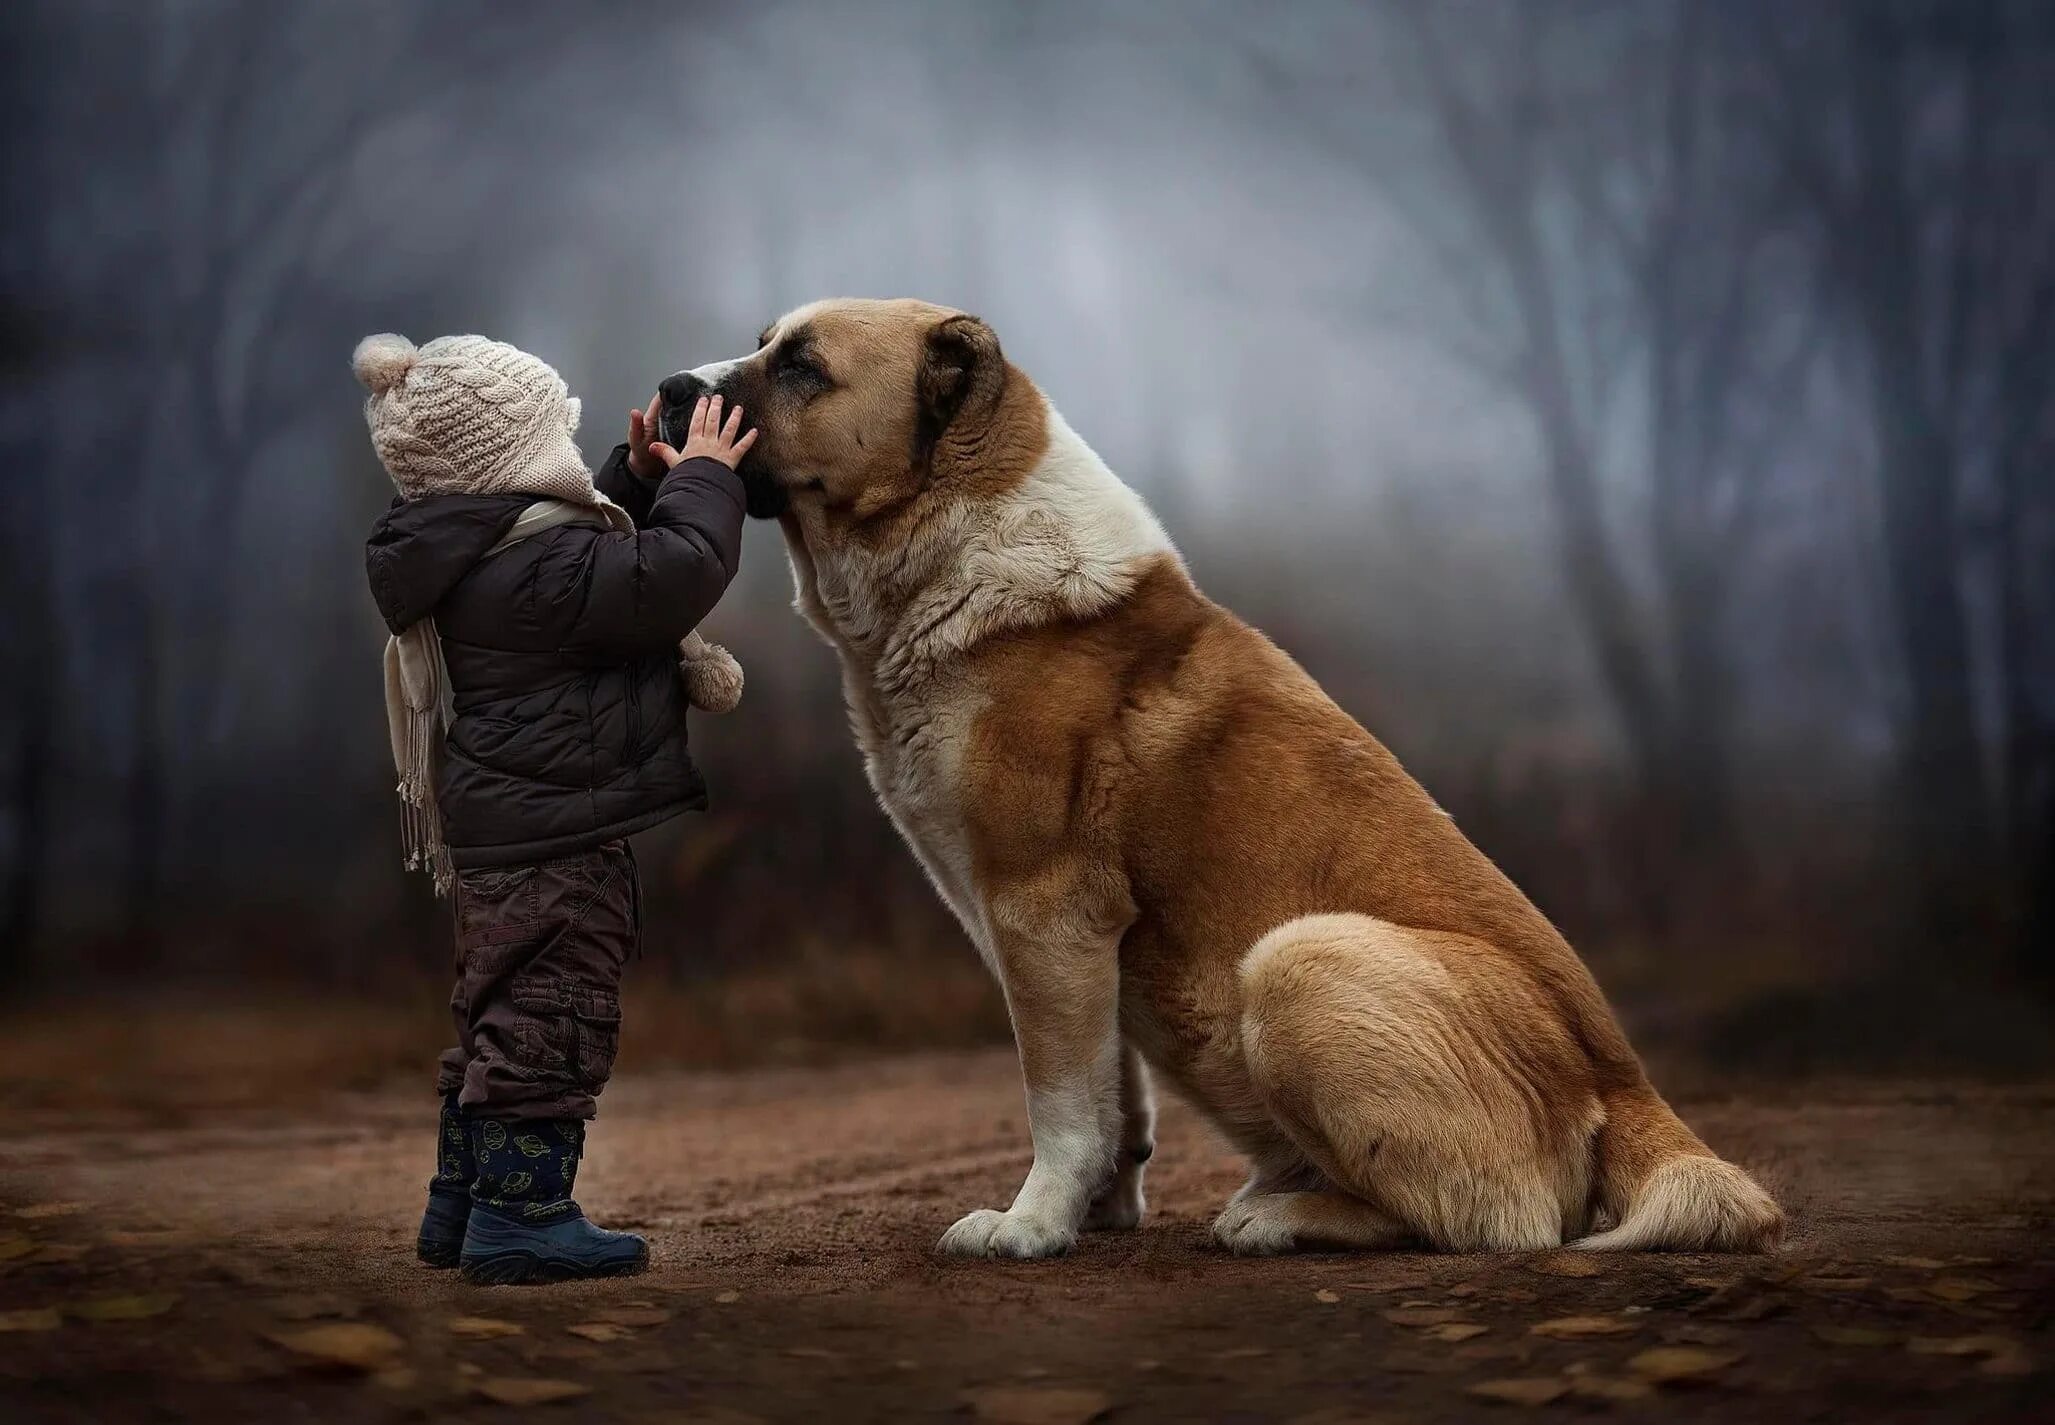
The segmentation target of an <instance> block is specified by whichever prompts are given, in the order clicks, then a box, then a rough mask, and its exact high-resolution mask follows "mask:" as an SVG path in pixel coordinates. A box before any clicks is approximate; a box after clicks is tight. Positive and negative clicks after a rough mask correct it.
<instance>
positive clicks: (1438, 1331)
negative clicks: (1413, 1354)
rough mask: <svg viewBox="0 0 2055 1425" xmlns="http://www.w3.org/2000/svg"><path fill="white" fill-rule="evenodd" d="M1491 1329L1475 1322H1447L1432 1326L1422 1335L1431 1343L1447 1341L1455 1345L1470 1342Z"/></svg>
mask: <svg viewBox="0 0 2055 1425" xmlns="http://www.w3.org/2000/svg"><path fill="white" fill-rule="evenodd" d="M1490 1329H1491V1328H1490V1327H1489V1326H1479V1325H1478V1324H1477V1323H1476V1322H1474V1321H1447V1322H1443V1323H1442V1324H1441V1325H1439V1326H1430V1327H1428V1328H1427V1329H1426V1330H1425V1331H1422V1332H1421V1333H1420V1334H1421V1335H1422V1336H1425V1337H1426V1338H1427V1339H1428V1340H1430V1341H1446V1342H1448V1343H1449V1344H1450V1345H1454V1344H1455V1343H1456V1342H1458V1341H1468V1340H1471V1339H1472V1338H1474V1337H1477V1336H1482V1335H1483V1334H1484V1333H1485V1332H1486V1331H1489V1330H1490Z"/></svg>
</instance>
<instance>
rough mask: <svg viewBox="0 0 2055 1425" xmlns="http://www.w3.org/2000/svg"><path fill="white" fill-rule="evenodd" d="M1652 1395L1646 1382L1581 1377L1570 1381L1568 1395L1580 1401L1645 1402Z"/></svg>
mask: <svg viewBox="0 0 2055 1425" xmlns="http://www.w3.org/2000/svg"><path fill="white" fill-rule="evenodd" d="M1654 1393H1655V1392H1654V1391H1653V1390H1652V1389H1651V1388H1650V1387H1649V1384H1648V1382H1646V1381H1641V1380H1627V1379H1624V1378H1622V1377H1619V1376H1596V1375H1581V1376H1575V1377H1573V1378H1572V1379H1571V1381H1570V1394H1572V1395H1574V1396H1576V1397H1578V1398H1579V1399H1580V1400H1604V1401H1627V1400H1646V1399H1647V1398H1648V1397H1649V1396H1651V1395H1653V1394H1654Z"/></svg>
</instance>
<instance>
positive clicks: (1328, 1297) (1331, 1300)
mask: <svg viewBox="0 0 2055 1425" xmlns="http://www.w3.org/2000/svg"><path fill="white" fill-rule="evenodd" d="M1313 1300H1315V1301H1320V1302H1325V1303H1326V1304H1327V1305H1329V1306H1332V1305H1334V1304H1335V1303H1336V1302H1337V1301H1340V1300H1341V1293H1340V1292H1338V1291H1330V1290H1328V1289H1327V1288H1326V1287H1322V1288H1320V1290H1318V1291H1316V1292H1314V1293H1313Z"/></svg>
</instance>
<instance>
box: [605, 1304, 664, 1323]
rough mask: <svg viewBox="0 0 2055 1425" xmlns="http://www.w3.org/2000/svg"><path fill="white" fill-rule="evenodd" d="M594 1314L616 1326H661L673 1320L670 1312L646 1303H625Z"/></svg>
mask: <svg viewBox="0 0 2055 1425" xmlns="http://www.w3.org/2000/svg"><path fill="white" fill-rule="evenodd" d="M593 1314H594V1316H596V1317H597V1318H598V1319H599V1320H601V1321H611V1322H613V1323H614V1324H615V1325H616V1326H661V1325H663V1324H664V1323H665V1322H666V1321H669V1320H670V1319H671V1313H670V1312H668V1311H666V1310H664V1309H663V1308H662V1307H660V1306H652V1305H650V1304H649V1303H648V1302H644V1301H631V1302H623V1303H622V1304H621V1305H619V1306H615V1307H610V1308H608V1309H607V1310H605V1311H598V1312H594V1313H593Z"/></svg>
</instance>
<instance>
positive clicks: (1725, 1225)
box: [663, 300, 1782, 1257]
mask: <svg viewBox="0 0 2055 1425" xmlns="http://www.w3.org/2000/svg"><path fill="white" fill-rule="evenodd" d="M663 389H664V393H665V399H666V403H667V409H669V410H677V411H682V410H683V409H685V408H687V407H689V403H690V402H691V400H692V399H694V398H695V397H696V395H698V394H700V393H701V392H704V391H706V390H709V389H712V390H718V391H720V392H721V393H722V394H724V395H725V396H727V397H728V399H729V400H731V401H739V402H740V403H741V404H743V405H744V406H745V407H746V408H747V410H748V412H749V414H750V417H751V419H752V420H753V422H754V423H755V424H756V425H757V426H758V428H759V430H760V431H761V437H760V439H759V442H758V444H757V447H756V449H755V451H754V452H753V453H752V455H751V457H750V458H749V460H748V461H747V462H745V465H744V467H743V475H744V478H745V481H746V482H747V483H748V485H749V487H750V501H751V508H752V511H753V512H755V513H758V514H762V515H775V516H776V517H777V518H778V519H779V522H780V524H781V525H782V527H783V530H784V534H785V539H786V546H787V550H788V553H789V555H790V558H791V563H792V570H793V578H794V583H795V585H796V588H797V605H798V608H799V610H800V612H801V613H802V614H804V615H805V617H806V618H807V619H808V620H809V622H811V623H812V624H813V626H814V627H815V628H816V629H818V630H819V632H820V633H821V635H822V636H823V637H824V638H825V639H826V640H827V642H828V643H829V644H830V645H831V646H832V647H833V648H834V650H835V652H836V654H837V655H838V657H839V658H840V660H841V665H842V675H843V683H844V689H845V692H846V695H847V699H848V704H849V713H850V720H851V724H852V726H853V728H854V731H855V734H856V740H857V744H858V746H859V748H860V749H861V751H862V754H863V759H864V767H865V770H866V772H867V773H868V774H869V777H870V781H871V785H872V787H873V788H875V790H876V792H877V795H878V799H879V801H880V802H881V803H882V804H883V806H884V808H885V810H886V812H887V813H888V814H889V815H890V816H891V818H892V821H893V823H894V824H895V825H896V826H897V827H898V829H899V831H900V833H901V835H902V836H904V837H905V839H906V842H907V844H908V845H909V846H910V847H911V848H912V849H913V852H914V855H915V856H916V857H917V858H919V861H920V863H921V865H922V866H923V867H924V868H925V870H926V871H927V874H928V876H929V877H930V879H931V880H932V881H933V882H934V885H935V888H936V890H937V891H938V892H939V893H940V894H941V896H942V898H943V900H944V901H946V902H947V903H948V905H949V907H950V908H951V910H953V911H954V912H955V914H956V916H957V917H958V919H959V920H961V921H962V923H963V926H964V929H965V931H966V933H967V934H968V935H969V937H970V939H971V942H972V943H973V944H974V945H975V946H976V947H977V950H978V953H979V954H980V955H981V956H983V958H984V960H985V962H986V964H987V965H988V966H989V967H990V968H991V970H992V972H993V974H994V975H995V976H996V977H997V979H998V981H999V984H1000V986H1001V987H1002V988H1003V990H1004V992H1005V996H1006V1002H1007V1006H1008V1008H1009V1010H1010V1012H1011V1015H1012V1020H1013V1026H1014V1032H1015V1038H1016V1042H1017V1045H1018V1048H1019V1051H1020V1061H1021V1069H1022V1074H1023V1077H1024V1079H1025V1082H1026V1089H1027V1108H1028V1122H1029V1128H1030V1131H1031V1133H1032V1135H1033V1139H1034V1163H1033V1166H1032V1167H1031V1168H1030V1169H1029V1171H1028V1175H1027V1179H1026V1181H1025V1182H1024V1183H1023V1184H1022V1185H1021V1187H1020V1190H1019V1192H1018V1193H1017V1194H1016V1195H1015V1196H1014V1199H1013V1201H1012V1203H1011V1204H1010V1205H1009V1206H1008V1207H1006V1208H1005V1209H1003V1210H1000V1209H994V1208H984V1209H980V1210H977V1211H974V1212H971V1213H970V1214H969V1215H967V1216H965V1217H963V1218H962V1219H961V1220H960V1221H958V1222H957V1223H956V1224H955V1225H954V1226H952V1227H950V1228H949V1229H948V1231H947V1232H945V1233H944V1234H943V1236H942V1239H941V1244H940V1246H941V1250H943V1251H944V1252H949V1253H956V1254H962V1255H971V1256H980V1255H998V1256H1013V1257H1041V1256H1048V1255H1053V1254H1056V1253H1060V1252H1063V1251H1064V1250H1066V1249H1067V1248H1069V1247H1070V1246H1071V1245H1072V1244H1073V1243H1074V1242H1075V1240H1076V1237H1077V1234H1078V1233H1079V1232H1080V1231H1082V1230H1092V1229H1098V1228H1109V1229H1120V1228H1130V1227H1133V1226H1135V1225H1136V1224H1137V1223H1138V1222H1139V1221H1140V1220H1141V1217H1142V1214H1143V1192H1142V1178H1143V1171H1144V1168H1143V1165H1144V1164H1145V1163H1146V1161H1147V1159H1148V1157H1149V1154H1150V1152H1151V1151H1152V1149H1153V1145H1154V1131H1155V1129H1154V1108H1153V1103H1152V1100H1151V1091H1150V1077H1149V1076H1150V1074H1151V1072H1152V1071H1153V1072H1155V1073H1158V1074H1161V1075H1162V1076H1164V1077H1166V1078H1167V1079H1169V1080H1170V1081H1171V1082H1172V1083H1173V1084H1175V1085H1176V1086H1177V1087H1178V1088H1179V1089H1180V1090H1182V1091H1183V1092H1184V1093H1185V1094H1187V1095H1188V1096H1189V1097H1190V1098H1191V1099H1192V1101H1193V1102H1194V1103H1196V1104H1197V1105H1198V1106H1199V1107H1200V1108H1201V1109H1202V1110H1204V1111H1205V1112H1206V1113H1207V1114H1208V1115H1209V1116H1210V1117H1211V1118H1212V1119H1213V1121H1214V1122H1215V1123H1216V1124H1218V1126H1219V1127H1220V1128H1221V1129H1222V1131H1223V1132H1225V1133H1226V1134H1227V1136H1228V1137H1229V1138H1230V1139H1231V1140H1232V1141H1233V1142H1234V1143H1235V1144H1236V1145H1238V1146H1239V1147H1240V1149H1241V1150H1242V1151H1243V1152H1245V1153H1246V1154H1247V1155H1248V1157H1249V1159H1250V1162H1251V1165H1252V1169H1253V1171H1252V1174H1251V1176H1250V1178H1249V1181H1248V1183H1247V1185H1246V1186H1244V1187H1243V1188H1242V1190H1241V1191H1240V1192H1238V1193H1237V1194H1235V1196H1234V1198H1233V1199H1232V1200H1231V1201H1230V1202H1229V1203H1228V1204H1227V1206H1226V1208H1225V1210H1224V1211H1223V1212H1222V1213H1221V1214H1220V1216H1219V1218H1218V1220H1217V1221H1216V1223H1215V1226H1214V1231H1215V1235H1216V1236H1217V1237H1218V1239H1219V1240H1220V1241H1221V1242H1222V1243H1223V1244H1224V1245H1225V1246H1227V1247H1228V1248H1229V1249H1231V1250H1233V1251H1236V1252H1243V1253H1272V1252H1283V1251H1290V1250H1294V1249H1300V1248H1314V1247H1320V1248H1337V1247H1340V1248H1350V1247H1355V1248H1374V1247H1386V1246H1393V1245H1397V1244H1400V1243H1425V1244H1431V1245H1433V1246H1437V1247H1442V1248H1447V1249H1453V1250H1525V1249H1535V1248H1546V1247H1554V1246H1558V1245H1561V1244H1563V1243H1565V1242H1568V1243H1570V1244H1571V1245H1574V1246H1580V1247H1586V1248H1594V1249H1629V1248H1681V1249H1738V1250H1754V1249H1762V1248H1766V1247H1767V1246H1769V1245H1771V1244H1772V1243H1773V1242H1774V1241H1775V1240H1776V1237H1777V1235H1778V1232H1779V1229H1780V1227H1781V1222H1782V1217H1781V1214H1780V1213H1779V1211H1778V1209H1777V1207H1776V1205H1775V1204H1774V1203H1773V1202H1772V1201H1771V1200H1770V1199H1769V1197H1768V1196H1767V1195H1766V1194H1764V1193H1763V1191H1762V1190H1761V1189H1760V1188H1759V1187H1757V1186H1756V1184H1755V1183H1754V1182H1753V1181H1752V1180H1751V1179H1750V1178H1749V1176H1748V1175H1747V1174H1746V1173H1744V1172H1743V1171H1742V1170H1740V1169H1739V1168H1736V1167H1734V1166H1732V1165H1730V1164H1728V1163H1726V1162H1724V1161H1722V1160H1721V1159H1719V1158H1718V1157H1716V1156H1714V1155H1713V1153H1712V1152H1711V1150H1709V1149H1708V1148H1707V1147H1706V1146H1705V1145H1704V1144H1703V1143H1702V1142H1700V1140H1699V1139H1698V1138H1697V1137H1696V1136H1695V1135H1693V1134H1692V1132H1691V1131H1690V1130H1689V1129H1688V1128H1686V1127H1685V1126H1684V1124H1683V1123H1682V1122H1681V1121H1680V1120H1679V1119H1678V1118H1677V1116H1676V1115H1675V1114H1674V1113H1673V1112H1672V1111H1671V1110H1670V1108H1669V1106H1668V1105H1667V1104H1666V1103H1665V1102H1664V1101H1663V1099H1662V1098H1661V1097H1660V1096H1659V1095H1658V1094H1657V1093H1656V1091H1655V1089H1654V1088H1653V1087H1652V1086H1651V1085H1650V1083H1649V1081H1648V1079H1647V1077H1646V1076H1645V1074H1644V1073H1643V1071H1642V1068H1641V1065H1640V1062H1639V1060H1638V1058H1637V1057H1636V1056H1635V1054H1634V1051H1633V1050H1632V1048H1631V1047H1630V1046H1629V1045H1628V1043H1627V1041H1626V1038H1625V1037H1624V1035H1623V1034H1622V1033H1621V1031H1620V1028H1619V1026H1618V1024H1617V1022H1616V1021H1615V1020H1614V1017H1613V1015H1612V1012H1611V1010H1610V1009H1609V1008H1608V1006H1607V1005H1606V1002H1605V1000H1604V997H1603V996H1602V995H1601V994H1600V992H1599V990H1598V987H1597V985H1596V984H1595V983H1594V982H1593V980H1592V978H1591V976H1590V974H1589V973H1588V972H1587V970H1586V969H1585V967H1584V965H1583V963H1582V962H1581V961H1580V960H1579V959H1578V958H1577V956H1576V954H1575V953H1574V952H1573V951H1572V950H1571V949H1570V947H1569V946H1568V945H1567V944H1566V943H1565V942H1564V941H1563V939H1562V938H1561V936H1560V935H1558V934H1557V932H1556V931H1555V929H1554V928H1553V927H1552V926H1551V925H1550V924H1549V923H1548V921H1547V920H1546V918H1544V917H1543V916H1542V915H1541V914H1540V912H1538V911H1537V910H1535V908H1534V907H1533V906H1532V905H1531V904H1530V903H1529V902H1528V901H1527V899H1526V898H1525V897H1524V896H1523V895H1521V893H1520V892H1519V891H1518V890H1517V889H1516V888H1515V887H1514V886H1513V885H1512V884H1511V882H1509V881H1508V880H1506V878H1505V877H1504V876H1503V875H1501V874H1500V873H1499V871H1498V870H1497V868H1496V867H1494V866H1493V865H1492V864H1491V862H1490V861H1489V860H1487V859H1486V858H1485V856H1484V855H1483V854H1482V853H1481V852H1479V851H1478V850H1477V849H1476V848H1475V847H1474V846H1472V845H1471V844H1470V842H1469V841H1468V840H1467V839H1465V838H1464V836H1463V835H1462V834H1461V832H1459V831H1458V830H1457V829H1456V827H1455V825H1454V823H1453V822H1451V821H1450V820H1449V818H1447V817H1446V816H1444V815H1443V814H1442V813H1441V812H1440V810H1439V808H1437V807H1436V805H1435V804H1434V802H1433V800H1432V799H1431V798H1430V797H1429V796H1428V795H1427V793H1426V792H1425V791H1423V790H1422V789H1421V788H1420V786H1419V785H1418V784H1417V783H1415V782H1414V781H1413V780H1412V779H1411V778H1410V777H1408V776H1407V775H1406V774H1405V772H1404V771H1403V770H1402V769H1401V768H1400V767H1399V766H1398V764H1397V762H1396V761H1395V760H1394V759H1393V758H1392V756H1391V755H1390V753H1389V752H1387V751H1386V750H1385V749H1384V747H1383V746H1382V745H1381V744H1379V743H1378V742H1377V740H1376V739H1375V738H1373V737H1372V736H1371V735H1370V734H1369V733H1368V732H1366V731H1364V730H1363V729H1362V728H1361V727H1360V726H1359V725H1358V724H1357V723H1356V722H1355V721H1354V720H1353V719H1351V718H1350V717H1349V716H1348V715H1347V714H1346V713H1344V712H1343V711H1342V710H1341V709H1340V708H1339V707H1337V706H1336V705H1335V704H1334V703H1333V702H1332V701H1331V700H1330V699H1329V698H1328V697H1327V696H1326V695H1325V694H1324V693H1323V692H1322V691H1321V690H1320V688H1319V686H1318V685H1317V684H1316V683H1315V682H1314V681H1313V680H1312V679H1311V678H1310V677H1309V676H1307V674H1306V673H1305V672H1304V670H1302V669H1301V668H1299V667H1298V665H1297V664H1295V663H1294V662H1293V661H1292V660H1291V659H1290V658H1289V657H1287V656H1286V655H1285V654H1284V653H1283V652H1282V651H1281V650H1280V649H1278V648H1277V647H1276V646H1275V645H1274V644H1272V643H1271V642H1270V641H1269V640H1268V639H1266V638H1264V637H1263V635H1262V634H1260V633H1258V632H1257V631H1256V630H1254V629H1252V628H1250V627H1249V626H1248V625H1246V624H1244V623H1242V622H1241V621H1240V620H1239V619H1237V618H1235V617H1234V615H1233V614H1231V613H1229V612H1228V611H1227V610H1225V609H1223V608H1221V607H1219V606H1218V605H1215V604H1213V603H1211V602H1210V601H1208V600H1207V599H1206V598H1205V597H1204V596H1203V595H1202V594H1201V593H1200V592H1199V591H1198V589H1197V588H1196V587H1195V586H1194V585H1193V583H1192V580H1191V578H1190V576H1189V574H1188V573H1187V571H1186V569H1185V567H1184V564H1183V562H1182V561H1181V560H1180V559H1179V557H1178V555H1177V552H1176V550H1175V549H1174V548H1173V547H1172V545H1171V542H1170V540H1169V538H1168V537H1167V536H1166V535H1165V533H1164V531H1163V528H1162V526H1161V525H1160V524H1158V523H1157V521H1156V519H1155V517H1154V516H1153V515H1151V514H1150V512H1149V510H1148V508H1147V507H1146V506H1145V505H1144V504H1143V502H1142V501H1141V500H1140V498H1139V497H1137V496H1136V495H1135V493H1134V492H1133V491H1132V490H1130V489H1128V487H1127V486H1125V485H1124V484H1122V483H1121V482H1120V480H1119V479H1118V478H1116V477H1115V476H1114V474H1113V473H1112V471H1110V470H1109V469H1108V468H1107V467H1106V465H1105V464H1104V462H1102V461H1101V460H1100V459H1099V457H1098V456H1097V455H1095V454H1094V453H1093V451H1092V450H1091V448H1090V447H1089V446H1088V445H1087V444H1086V443H1085V442H1084V440H1083V439H1082V438H1081V437H1079V436H1078V434H1077V433H1076V432H1075V431H1073V430H1072V429H1071V428H1070V427H1069V426H1068V425H1067V424H1066V423H1065V422H1064V421H1063V419H1062V417H1061V416H1059V415H1058V414H1057V413H1056V412H1055V411H1054V410H1053V409H1052V408H1051V407H1050V405H1049V403H1048V402H1047V400H1046V399H1045V398H1044V397H1043V395H1042V393H1041V392H1040V391H1039V390H1038V389H1036V387H1035V385H1034V384H1033V382H1031V381H1030V380H1029V379H1028V378H1027V376H1026V375H1025V374H1024V373H1022V372H1021V371H1019V370H1018V369H1017V368H1015V367H1013V366H1012V365H1011V364H1009V363H1008V362H1007V361H1006V359H1005V358H1004V356H1003V355H1002V354H1001V351H1000V347H999V343H998V340H997V338H996V336H995V335H994V334H993V332H992V330H991V329H990V328H989V327H988V326H986V325H985V324H984V323H983V322H980V321H978V320H977V319H976V318H973V317H968V316H965V315H963V314H962V313H958V312H952V311H949V310H947V309H944V308H938V307H933V306H929V305H927V304H924V303H918V302H905V301H895V302H872V301H855V300H838V301H831V302H820V303H815V304H813V305H811V306H808V307H803V308H800V309H799V310H797V311H795V312H792V313H790V314H788V315H787V316H785V317H783V318H781V319H779V320H778V321H777V322H775V323H773V324H772V326H771V327H769V328H768V329H767V330H766V331H765V333H764V337H763V341H762V344H761V346H760V349H759V350H758V351H757V352H756V353H755V354H754V355H751V356H747V357H743V358H740V359H738V360H736V361H732V362H723V363H720V364H718V365H716V366H712V367H702V368H699V369H698V370H697V371H694V372H684V373H680V374H679V375H678V376H676V377H672V378H670V380H668V381H667V382H665V383H664V388H663Z"/></svg>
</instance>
